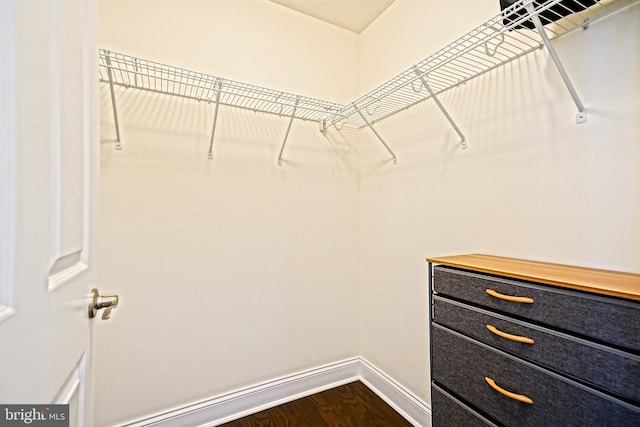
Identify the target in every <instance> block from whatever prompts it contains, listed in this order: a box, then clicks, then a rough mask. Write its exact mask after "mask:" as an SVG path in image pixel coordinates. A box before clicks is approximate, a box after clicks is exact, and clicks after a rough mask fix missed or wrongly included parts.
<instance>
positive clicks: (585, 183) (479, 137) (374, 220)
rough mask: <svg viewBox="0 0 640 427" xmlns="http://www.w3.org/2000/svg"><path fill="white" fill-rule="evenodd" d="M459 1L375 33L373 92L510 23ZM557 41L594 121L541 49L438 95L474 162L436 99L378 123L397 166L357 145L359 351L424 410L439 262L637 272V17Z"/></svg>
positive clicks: (373, 145)
mask: <svg viewBox="0 0 640 427" xmlns="http://www.w3.org/2000/svg"><path fill="white" fill-rule="evenodd" d="M449 3H451V4H449ZM449 3H447V2H424V1H420V0H397V1H396V2H395V3H394V4H393V6H392V7H390V8H389V9H388V10H387V11H386V12H385V14H383V15H382V16H381V18H380V19H379V20H377V21H376V22H375V23H374V24H373V25H372V26H370V27H369V28H368V29H367V30H365V32H363V34H362V35H361V39H360V62H359V70H360V73H359V81H360V82H362V85H363V86H364V87H363V88H364V89H369V88H371V87H372V86H371V85H372V84H373V83H375V82H377V81H382V80H384V79H385V78H388V77H389V76H391V75H394V74H396V73H398V72H399V71H402V70H404V69H406V68H408V67H409V66H410V65H411V64H412V63H415V62H417V61H418V60H419V59H422V58H424V57H426V56H427V55H429V54H431V53H433V52H435V51H436V50H437V49H439V48H440V47H442V46H444V45H445V44H447V43H449V42H451V41H453V40H455V39H456V38H457V37H459V36H462V35H463V34H465V33H466V32H467V31H469V30H471V29H472V28H474V27H475V26H477V25H479V24H481V23H482V22H483V20H484V19H485V18H489V17H491V16H494V15H495V14H496V13H498V12H499V9H498V1H497V0H496V1H483V2H477V1H467V2H463V3H464V4H461V2H449ZM478 3H481V4H482V5H483V6H480V5H478ZM481 7H486V9H491V10H485V11H484V12H482V11H478V12H477V13H478V15H477V16H474V15H475V14H476V11H475V10H472V9H474V8H481ZM436 8H437V11H436ZM468 8H469V10H468V11H467V9H468ZM482 13H484V14H482ZM420 22H422V24H421V23H420ZM459 24H460V25H459ZM396 41H397V44H396V43H395V42H396ZM434 41H435V42H434ZM434 43H436V44H434ZM554 45H555V46H556V48H557V51H558V54H559V55H560V57H561V58H562V60H563V62H564V64H565V67H566V69H567V72H568V73H569V75H570V76H571V77H572V79H573V81H574V85H575V87H576V89H577V91H578V92H579V94H580V95H581V97H582V98H583V102H584V103H585V105H586V106H587V109H588V114H589V117H588V122H587V123H585V124H581V125H577V124H576V123H575V114H576V112H577V109H576V107H575V105H574V104H573V103H572V100H571V98H570V96H569V95H568V93H567V90H566V88H565V87H564V85H563V84H562V81H561V79H560V78H559V76H558V73H557V71H556V69H555V67H554V66H553V64H552V63H551V61H550V60H549V57H548V52H547V51H546V50H544V49H543V50H540V51H536V52H535V53H533V54H531V55H528V56H527V57H524V58H521V59H520V60H517V61H515V62H513V63H510V64H508V65H506V66H505V67H502V68H500V69H499V70H496V71H495V72H491V73H488V74H486V75H484V76H481V77H479V78H477V79H475V80H473V81H471V82H469V83H467V84H466V85H463V86H461V87H458V88H454V89H452V90H450V91H448V92H446V93H444V94H442V95H441V97H440V99H441V101H442V102H443V104H444V105H445V106H446V107H447V108H448V109H449V112H450V114H451V115H452V116H453V117H454V119H455V120H456V122H457V124H458V126H459V127H460V128H461V129H462V131H463V132H464V133H465V135H466V136H467V139H468V144H469V146H468V149H467V150H461V149H460V148H459V145H458V144H459V139H458V137H457V135H456V133H455V132H454V131H453V129H452V128H451V127H450V125H449V123H448V122H447V121H446V120H445V118H444V117H443V115H442V114H441V112H440V111H439V110H438V109H437V107H436V106H435V104H434V103H433V102H430V101H427V102H425V103H423V104H420V105H418V106H416V107H415V108H412V109H410V110H407V111H404V112H402V113H400V114H397V115H395V116H393V117H391V118H389V119H386V120H384V121H382V122H380V123H378V124H376V125H375V126H376V129H377V131H378V132H379V133H380V134H381V135H382V136H383V137H385V138H386V139H387V142H388V143H389V145H390V146H391V148H392V149H393V150H395V153H396V155H397V156H398V165H396V166H394V165H393V164H392V162H391V161H390V159H389V156H388V153H387V152H386V151H385V150H384V148H382V147H381V145H380V144H379V142H378V141H377V140H376V139H375V137H374V136H373V135H372V134H371V133H370V132H368V130H367V129H363V130H362V132H361V134H360V141H359V144H358V147H359V150H360V151H359V153H358V156H359V162H360V168H359V173H360V186H359V199H358V200H359V202H358V205H359V216H358V226H359V238H358V241H359V247H360V252H359V254H360V256H359V270H358V277H359V282H360V288H359V289H360V291H359V292H360V339H361V354H362V356H363V357H364V358H365V359H367V360H368V361H370V362H372V363H373V364H375V365H376V366H378V367H379V368H381V369H382V370H384V371H385V372H386V373H387V374H389V375H390V376H391V377H393V378H394V379H396V380H397V381H398V382H399V383H401V384H402V385H403V386H404V387H406V388H407V389H409V390H410V391H411V392H413V393H415V394H416V395H418V396H419V397H420V398H423V399H424V400H426V401H429V391H428V385H429V382H428V372H429V366H428V363H427V360H428V329H427V316H428V307H427V289H428V283H427V264H426V263H425V258H426V257H427V256H437V255H447V254H456V253H489V254H495V255H503V256H510V257H523V258H529V259H535V260H542V261H550V262H558V263H567V264H576V265H582V266H589V267H596V268H607V269H614V270H622V271H633V272H638V271H640V143H639V141H640V124H639V121H638V117H640V5H636V6H634V7H633V8H631V9H625V10H624V11H622V12H621V13H618V14H617V15H614V16H611V17H609V18H607V19H606V20H603V21H600V22H596V23H594V24H592V25H591V27H590V28H589V29H588V30H586V31H582V30H580V31H578V32H576V33H574V34H571V35H568V36H567V37H565V38H563V39H561V40H558V41H557V43H554ZM389 58H393V60H390V59H389ZM394 66H398V69H395V70H394V69H392V68H393V67H394Z"/></svg>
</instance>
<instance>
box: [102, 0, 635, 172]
mask: <svg viewBox="0 0 640 427" xmlns="http://www.w3.org/2000/svg"><path fill="white" fill-rule="evenodd" d="M505 1H507V2H509V0H505ZM638 1H640V0H541V1H533V0H517V1H515V2H514V3H513V4H512V5H511V6H509V7H506V8H504V9H503V10H502V11H501V12H500V13H499V14H497V15H496V16H495V17H493V18H492V19H490V20H488V21H486V22H485V23H483V24H482V25H480V26H478V27H476V28H475V29H473V30H472V31H470V32H468V33H467V34H465V35H464V36H462V37H460V38H458V39H457V40H456V41H454V42H452V43H450V44H449V45H447V46H445V47H444V48H442V49H440V50H439V51H437V52H436V53H434V54H433V55H431V56H429V57H427V58H425V59H424V60H422V61H420V62H418V63H417V64H415V65H413V66H412V67H410V68H409V69H407V70H405V71H404V72H402V73H400V74H398V75H397V76H395V77H393V78H391V79H390V80H388V81H386V82H385V83H383V84H382V85H380V86H378V87H377V88H375V89H373V90H372V91H370V92H368V93H366V94H365V95H363V96H361V97H360V98H358V99H356V100H355V101H353V102H352V103H350V104H346V105H342V104H338V103H333V102H329V101H324V100H320V99H315V98H309V97H305V96H301V95H296V94H292V93H287V92H282V91H278V90H274V89H268V88H265V87H261V86H256V85H252V84H248V83H242V82H239V81H234V80H230V79H226V78H222V77H216V76H212V75H208V74H204V73H200V72H196V71H190V70H186V69H183V68H179V67H174V66H170V65H165V64H161V63H158V62H153V61H149V60H145V59H141V58H136V57H133V56H130V55H125V54H122V53H117V52H112V51H109V50H106V49H100V60H99V73H100V81H101V82H104V83H108V84H109V85H110V89H111V98H112V103H113V109H114V115H115V116H116V133H117V144H116V148H118V149H120V148H121V143H120V135H119V130H118V123H117V111H116V110H117V109H116V103H115V94H114V86H115V85H119V86H124V87H126V88H135V89H141V90H146V91H151V92H156V93H162V94H168V95H175V96H180V97H185V98H189V99H195V100H198V101H206V102H211V103H215V104H216V112H215V116H214V124H213V131H212V136H211V141H212V143H213V135H214V134H215V126H216V118H217V111H218V106H219V105H225V106H232V107H239V108H245V109H249V110H253V111H259V112H265V113H270V114H277V115H281V116H286V117H288V118H289V119H290V121H289V128H287V133H286V135H285V138H284V142H283V148H282V150H283V149H284V145H285V144H286V140H287V136H288V134H289V130H290V127H291V121H292V120H293V119H294V118H295V119H302V120H312V121H316V122H319V124H320V129H321V130H325V129H327V128H328V127H330V126H334V127H336V128H337V129H341V127H342V126H343V125H344V124H346V123H348V124H349V126H352V127H357V128H362V127H364V126H369V127H370V128H371V129H372V131H373V132H374V133H375V134H376V136H377V137H378V139H380V141H381V142H382V143H383V144H384V146H385V148H386V149H387V150H388V151H389V153H390V154H392V156H393V159H394V162H395V160H396V158H395V154H393V152H392V151H391V150H390V148H389V147H388V146H387V144H386V143H385V142H384V140H383V139H382V137H380V135H378V133H377V132H376V131H375V129H374V128H373V127H372V124H373V123H376V122H378V121H380V120H383V119H385V118H387V117H389V116H392V115H393V114H396V113H398V112H399V111H402V110H404V109H407V108H409V107H411V106H413V105H415V104H417V103H419V102H422V101H425V100H426V99H428V98H433V99H434V101H435V102H436V103H437V104H438V106H439V107H440V109H441V110H442V111H443V113H444V114H445V116H446V117H447V119H448V120H449V121H450V122H451V124H452V125H453V127H454V129H455V130H456V132H458V134H459V135H460V136H461V138H462V142H463V148H466V143H465V138H464V135H462V133H461V131H460V130H459V129H458V127H457V126H456V124H455V122H454V121H453V119H452V118H451V117H450V116H449V114H448V113H447V112H446V110H445V108H444V106H442V104H441V103H440V101H439V100H438V97H437V95H438V94H440V93H442V92H444V91H446V90H448V89H450V88H453V87H456V86H458V85H461V84H463V83H465V82H467V81H469V80H471V79H473V78H475V77H478V76H480V75H482V74H484V73H487V72H489V71H491V70H494V69H496V68H498V67H500V66H501V65H504V64H506V63H508V62H510V61H513V60H515V59H517V58H520V57H522V56H524V55H527V54H528V53H530V52H532V51H534V50H536V49H540V48H542V47H544V46H546V47H547V49H548V50H549V54H550V55H551V56H552V58H553V60H554V62H556V65H557V67H558V69H559V71H560V73H561V75H562V78H563V80H564V81H565V83H566V85H567V88H568V89H569V92H570V93H571V95H572V97H573V98H574V101H575V102H576V105H577V106H578V109H579V114H578V123H581V122H583V121H586V110H585V109H584V106H583V105H582V103H581V101H580V99H579V98H578V96H577V94H576V92H575V90H574V89H573V87H572V85H571V82H570V79H569V78H568V76H567V75H566V73H565V72H564V70H563V69H562V65H561V63H560V60H559V59H558V58H557V55H556V54H555V51H554V49H553V47H552V45H551V44H550V40H552V39H555V38H557V37H560V36H562V35H565V34H567V33H570V32H573V31H574V30H577V29H587V28H588V26H589V25H590V24H591V23H593V22H595V21H596V20H598V19H600V18H603V17H605V16H607V15H609V14H611V13H613V12H615V11H617V10H620V9H622V8H624V7H626V6H628V5H631V4H633V3H636V2H638ZM580 114H582V116H580ZM581 120H582V121H581ZM282 150H281V155H280V157H279V160H278V161H279V162H280V160H281V156H282ZM211 156H212V153H211V146H210V149H209V157H210V158H211ZM279 164H280V163H279Z"/></svg>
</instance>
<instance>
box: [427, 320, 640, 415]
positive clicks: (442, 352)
mask: <svg viewBox="0 0 640 427" xmlns="http://www.w3.org/2000/svg"><path fill="white" fill-rule="evenodd" d="M431 339H432V343H433V347H432V363H433V367H432V369H433V380H434V381H435V382H436V383H437V384H441V385H442V386H443V387H444V388H446V389H448V390H451V391H452V392H453V393H455V394H456V395H457V396H459V397H460V398H461V399H463V400H464V401H466V402H468V403H469V406H472V407H474V408H478V409H479V410H481V411H482V412H483V413H486V414H487V415H488V416H490V417H491V418H494V419H495V420H496V421H498V422H499V423H502V424H506V425H513V426H532V427H533V426H535V427H538V426H555V425H562V426H581V427H582V426H609V425H611V426H616V427H624V426H629V427H631V426H633V427H637V426H638V425H640V408H638V407H635V406H633V405H630V404H628V403H625V402H622V401H620V400H617V399H614V398H612V397H609V396H608V395H606V394H604V393H600V392H597V391H595V390H592V389H590V388H588V387H586V386H583V385H581V384H578V383H576V382H574V381H571V380H568V379H566V378H564V377H562V376H560V375H557V374H554V373H552V372H550V371H547V370H545V369H542V368H540V367H537V366H535V365H533V364H530V363H528V362H524V361H521V360H519V359H517V358H515V357H513V356H510V355H508V354H507V353H504V352H502V351H500V350H496V349H493V348H491V347H489V346H487V345H485V344H482V343H480V342H477V341H475V340H472V339H470V338H467V337H465V336H463V335H461V334H459V333H457V332H453V331H450V330H448V329H446V328H444V327H442V326H440V325H437V324H433V325H432V336H431ZM486 377H489V378H491V379H493V380H494V381H495V383H496V384H497V385H498V386H499V387H502V388H504V389H505V390H508V391H510V392H513V393H518V394H522V395H526V396H528V397H529V398H531V399H532V401H533V404H528V403H523V402H520V401H517V400H514V399H512V398H510V397H507V396H505V395H503V394H500V393H499V392H498V391H496V390H494V389H493V388H491V387H490V386H489V384H488V383H487V382H486V380H485V378H486Z"/></svg>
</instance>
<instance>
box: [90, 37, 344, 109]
mask: <svg viewBox="0 0 640 427" xmlns="http://www.w3.org/2000/svg"><path fill="white" fill-rule="evenodd" d="M99 53H100V62H99V71H100V81H101V82H103V83H112V84H114V85H118V86H124V87H126V88H134V89H141V90H146V91H150V92H155V93H161V94H166V95H174V96H179V97H183V98H189V99H195V100H197V101H206V102H211V103H218V102H219V104H220V105H225V106H232V107H239V108H245V109H249V110H252V111H260V112H264V113H270V114H277V115H282V116H287V117H291V116H293V117H294V118H296V119H302V120H313V121H320V120H323V119H326V118H327V117H332V116H333V115H335V114H336V113H338V112H339V111H340V110H342V109H343V108H344V106H343V105H341V104H337V103H333V102H329V101H323V100H319V99H314V98H309V97H305V96H300V95H295V94H292V93H287V92H282V91H278V90H274V89H268V88H265V87H261V86H256V85H252V84H248V83H242V82H238V81H234V80H230V79H225V78H222V77H216V76H212V75H208V74H204V73H199V72H196V71H190V70H186V69H184V68H179V67H174V66H171V65H165V64H161V63H158V62H153V61H148V60H145V59H141V58H136V57H133V56H130V55H125V54H122V53H117V52H112V51H109V50H106V49H100V52H99ZM218 97H219V98H218ZM294 110H295V114H294Z"/></svg>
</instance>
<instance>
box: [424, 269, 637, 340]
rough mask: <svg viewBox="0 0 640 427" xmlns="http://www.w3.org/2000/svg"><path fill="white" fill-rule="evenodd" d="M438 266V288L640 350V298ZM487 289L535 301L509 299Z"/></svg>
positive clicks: (467, 300) (460, 296)
mask: <svg viewBox="0 0 640 427" xmlns="http://www.w3.org/2000/svg"><path fill="white" fill-rule="evenodd" d="M433 270H434V291H435V292H436V293H438V294H442V295H448V296H450V297H452V298H456V299H459V300H462V301H466V302H469V303H472V304H475V305H480V306H483V307H488V308H491V309H494V310H498V311H500V312H503V313H508V314H511V315H514V316H518V317H520V318H522V319H528V320H531V321H533V322H536V323H541V324H545V325H549V326H552V327H554V328H557V329H561V330H564V331H567V332H570V333H573V334H578V335H581V336H584V337H588V338H592V339H596V340H598V341H601V342H604V343H608V344H612V345H615V346H618V347H621V348H625V349H628V350H631V351H634V352H636V353H637V352H640V304H637V303H633V302H630V301H627V300H622V299H617V298H613V297H603V296H599V295H593V294H588V293H583V292H578V291H572V290H567V289H562V288H558V287H554V286H547V285H538V284H533V283H528V282H522V281H517V280H512V279H507V278H502V277H499V276H491V275H486V274H482V273H474V272H469V271H463V270H458V269H455V268H452V267H446V266H436V267H434V269H433ZM487 289H490V290H493V291H495V292H497V293H499V294H501V295H508V296H518V297H527V298H530V299H532V300H533V303H522V302H512V301H506V300H503V299H500V298H497V297H494V296H491V295H489V294H488V293H487Z"/></svg>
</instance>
